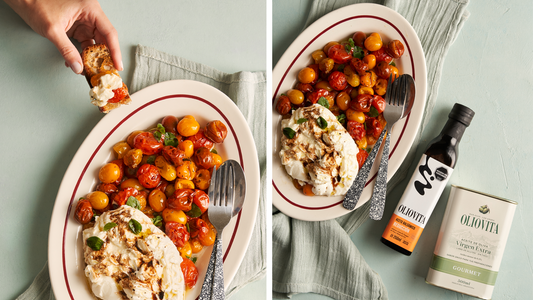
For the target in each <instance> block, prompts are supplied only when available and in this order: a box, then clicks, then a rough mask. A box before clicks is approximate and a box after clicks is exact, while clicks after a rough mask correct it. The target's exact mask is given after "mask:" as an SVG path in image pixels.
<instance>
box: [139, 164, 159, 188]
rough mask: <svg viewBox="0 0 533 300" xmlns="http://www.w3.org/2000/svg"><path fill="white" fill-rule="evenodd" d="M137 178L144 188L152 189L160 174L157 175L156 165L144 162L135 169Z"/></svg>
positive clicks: (157, 182)
mask: <svg viewBox="0 0 533 300" xmlns="http://www.w3.org/2000/svg"><path fill="white" fill-rule="evenodd" d="M137 179H138V180H139V182H140V183H141V185H142V186H144V187H145V188H147V189H153V188H155V187H156V186H157V185H158V184H159V181H161V175H159V169H158V168H157V167H156V166H154V165H150V164H144V165H142V166H141V167H140V168H139V170H137Z"/></svg>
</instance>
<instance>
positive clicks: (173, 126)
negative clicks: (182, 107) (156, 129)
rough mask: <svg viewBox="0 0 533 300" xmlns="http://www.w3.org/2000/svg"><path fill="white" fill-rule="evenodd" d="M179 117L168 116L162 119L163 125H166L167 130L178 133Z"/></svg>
mask: <svg viewBox="0 0 533 300" xmlns="http://www.w3.org/2000/svg"><path fill="white" fill-rule="evenodd" d="M178 121H179V120H178V118H177V117H175V116H166V117H164V118H163V120H162V121H161V125H163V127H165V131H166V132H170V133H173V134H174V135H177V134H178V129H177V128H178Z"/></svg>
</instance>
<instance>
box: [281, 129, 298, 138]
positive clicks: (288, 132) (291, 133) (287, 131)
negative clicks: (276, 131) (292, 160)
mask: <svg viewBox="0 0 533 300" xmlns="http://www.w3.org/2000/svg"><path fill="white" fill-rule="evenodd" d="M283 134H284V135H285V136H286V137H287V138H288V139H292V138H294V136H295V135H296V132H295V131H294V130H292V128H290V127H285V128H283Z"/></svg>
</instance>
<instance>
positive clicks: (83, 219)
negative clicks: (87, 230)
mask: <svg viewBox="0 0 533 300" xmlns="http://www.w3.org/2000/svg"><path fill="white" fill-rule="evenodd" d="M74 217H75V218H76V220H78V222H80V223H81V224H87V223H89V222H90V221H91V219H92V218H93V207H92V205H91V202H89V200H87V199H81V200H80V201H78V204H77V205H76V212H75V214H74Z"/></svg>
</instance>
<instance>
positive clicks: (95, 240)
mask: <svg viewBox="0 0 533 300" xmlns="http://www.w3.org/2000/svg"><path fill="white" fill-rule="evenodd" d="M102 245H104V241H102V240H101V239H100V238H99V237H97V236H91V237H90V238H88V239H87V246H89V247H91V249H93V250H94V251H98V250H100V249H101V248H102Z"/></svg>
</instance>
